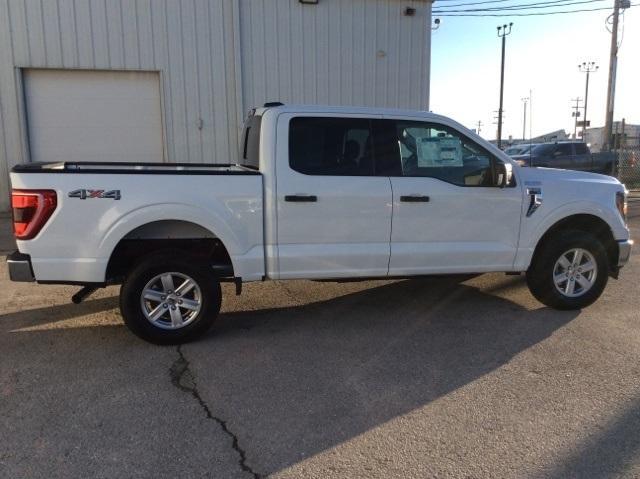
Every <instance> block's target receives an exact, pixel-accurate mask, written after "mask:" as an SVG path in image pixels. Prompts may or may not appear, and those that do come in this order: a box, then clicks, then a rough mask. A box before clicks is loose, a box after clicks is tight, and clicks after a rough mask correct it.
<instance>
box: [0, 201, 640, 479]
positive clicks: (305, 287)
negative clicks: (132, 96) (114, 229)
mask: <svg viewBox="0 0 640 479" xmlns="http://www.w3.org/2000/svg"><path fill="white" fill-rule="evenodd" d="M638 206H639V207H638V209H637V210H636V209H632V213H631V215H632V216H633V218H632V219H631V224H632V227H633V231H634V233H633V235H634V236H635V238H640V214H638V213H640V211H638V210H640V204H639V205H638ZM633 208H635V206H634V207H633ZM7 228H8V221H7V220H6V219H5V220H4V222H3V223H2V227H1V228H0V229H2V230H3V231H1V232H0V237H1V236H2V235H4V236H5V237H7V236H8V233H7V232H6V231H4V230H6V229H7ZM6 245H7V243H5V246H4V249H8V247H7V246H6ZM9 247H10V246H9ZM2 248H3V247H2V246H0V249H2ZM76 290H77V288H73V287H65V286H38V285H34V284H21V283H11V282H9V281H8V278H7V271H6V266H5V265H4V264H2V265H0V296H1V301H0V352H1V357H0V477H7V478H39V477H42V478H45V477H46V478H57V477H61V478H62V477H65V478H67V477H83V478H88V477H105V478H106V477H109V478H111V477H153V478H159V477H212V478H213V477H215V478H235V477H238V478H247V477H278V478H285V477H286V478H338V477H341V478H342V477H349V478H355V477H366V478H396V477H397V478H425V477H454V478H476V477H478V478H480V477H482V478H484V477H500V478H506V477H513V478H522V477H530V478H567V477H580V478H581V477H629V478H632V477H639V476H640V433H639V432H638V431H640V361H639V359H640V294H639V293H640V253H639V252H638V248H636V250H635V251H634V254H633V256H632V259H631V262H630V264H629V265H628V266H627V267H626V268H625V269H624V270H623V271H622V273H621V276H620V279H619V280H617V281H616V280H610V283H609V286H608V287H607V289H606V291H605V293H604V295H603V296H602V298H601V299H600V300H599V301H598V302H597V303H595V304H594V305H593V306H591V307H589V308H587V309H585V310H582V311H573V312H559V311H554V310H551V309H549V308H546V307H544V306H543V305H541V304H540V303H538V302H537V301H536V300H535V299H533V297H532V296H531V295H530V294H529V292H528V290H527V288H526V285H525V284H524V281H523V278H522V277H518V276H515V277H514V276H505V275H502V274H487V275H482V276H477V277H462V278H431V279H415V280H396V281H366V282H358V283H321V282H311V281H294V282H266V283H256V284H247V285H245V288H244V292H243V294H242V296H240V297H236V296H234V294H233V291H232V288H231V287H226V286H225V288H224V293H225V294H224V300H223V312H222V314H221V316H220V318H219V321H218V323H217V325H216V326H215V327H214V328H213V329H212V330H211V332H210V333H209V334H208V335H207V336H206V337H205V338H204V339H203V340H201V341H198V342H195V343H191V344H188V345H184V346H182V347H159V346H153V345H150V344H147V343H145V342H143V341H141V340H138V339H137V338H136V337H134V336H133V335H132V334H130V333H129V332H128V330H127V329H126V328H125V327H124V325H123V324H122V321H121V318H120V316H119V312H118V308H117V294H118V289H117V288H115V287H110V288H107V289H104V290H101V291H99V292H97V293H96V294H95V295H93V296H92V297H91V298H89V299H88V300H87V301H86V302H85V303H83V304H81V305H73V304H70V297H71V295H72V294H73V293H74V292H75V291H76Z"/></svg>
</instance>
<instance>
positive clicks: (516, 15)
mask: <svg viewBox="0 0 640 479" xmlns="http://www.w3.org/2000/svg"><path fill="white" fill-rule="evenodd" d="M638 5H640V3H632V4H631V5H629V7H637V6H638ZM600 10H611V8H607V7H603V8H584V9H580V10H560V11H557V12H533V13H508V12H509V11H508V10H507V12H506V13H446V12H433V14H434V15H438V16H439V17H536V16H543V15H561V14H565V13H581V12H597V11H600Z"/></svg>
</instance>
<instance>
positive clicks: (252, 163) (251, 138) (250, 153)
mask: <svg viewBox="0 0 640 479" xmlns="http://www.w3.org/2000/svg"><path fill="white" fill-rule="evenodd" d="M261 124H262V117H261V116H256V115H252V116H250V117H249V118H248V119H247V121H246V122H245V125H244V135H243V137H242V152H241V153H242V155H241V160H240V164H241V165H242V166H246V167H247V168H252V169H254V170H258V169H260V126H261Z"/></svg>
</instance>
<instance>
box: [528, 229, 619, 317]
mask: <svg viewBox="0 0 640 479" xmlns="http://www.w3.org/2000/svg"><path fill="white" fill-rule="evenodd" d="M608 278H609V260H608V257H607V252H606V251H605V249H604V246H603V245H602V243H601V242H600V241H599V240H598V238H596V237H595V236H593V235H591V234H590V233H586V232H583V231H563V232H560V233H558V234H557V235H556V236H554V237H552V238H551V239H549V240H548V241H547V242H546V243H545V244H543V245H542V246H541V250H540V251H538V252H536V255H535V256H534V258H533V261H532V264H531V266H530V267H529V270H528V271H527V284H528V286H529V290H530V291H531V293H532V294H533V295H534V296H535V297H536V298H537V299H538V300H539V301H540V302H541V303H544V304H545V305H547V306H549V307H552V308H555V309H564V310H568V309H581V308H584V307H586V306H589V305H590V304H591V303H593V302H594V301H596V300H597V299H598V298H599V297H600V295H601V294H602V291H603V290H604V288H605V286H606V285H607V280H608Z"/></svg>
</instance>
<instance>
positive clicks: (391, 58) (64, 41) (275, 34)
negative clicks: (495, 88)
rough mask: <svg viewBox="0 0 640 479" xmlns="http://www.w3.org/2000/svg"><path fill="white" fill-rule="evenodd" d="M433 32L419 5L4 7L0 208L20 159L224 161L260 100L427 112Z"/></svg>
mask: <svg viewBox="0 0 640 479" xmlns="http://www.w3.org/2000/svg"><path fill="white" fill-rule="evenodd" d="M314 2H315V4H314ZM430 24H431V3H430V2H429V1H417V0H416V1H410V0H406V1H402V0H317V1H316V0H303V1H300V0H0V185H1V186H0V209H1V210H7V209H8V207H9V181H8V172H9V170H10V169H11V167H12V166H13V165H15V164H17V163H23V162H31V161H164V162H211V163H229V162H234V161H235V159H236V155H237V150H238V144H239V137H240V133H241V129H242V122H243V118H244V117H245V115H246V111H247V110H248V109H249V108H251V107H253V106H256V105H261V104H263V103H264V102H266V101H283V102H296V103H319V104H347V105H349V104H353V105H365V106H380V107H407V108H419V109H425V108H427V107H428V101H429V60H430V33H431V30H430Z"/></svg>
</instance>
